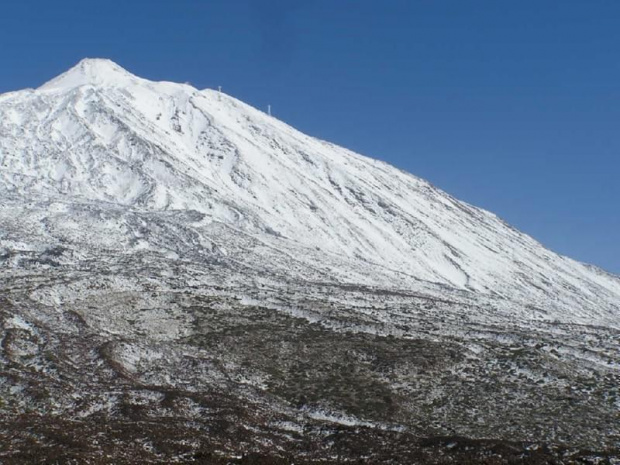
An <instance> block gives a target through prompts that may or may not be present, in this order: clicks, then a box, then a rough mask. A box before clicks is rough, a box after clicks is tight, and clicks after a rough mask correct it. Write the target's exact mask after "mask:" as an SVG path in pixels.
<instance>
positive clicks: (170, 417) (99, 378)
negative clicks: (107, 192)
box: [0, 263, 620, 464]
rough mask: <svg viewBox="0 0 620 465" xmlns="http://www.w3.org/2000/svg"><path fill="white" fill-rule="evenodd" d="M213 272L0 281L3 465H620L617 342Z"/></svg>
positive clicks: (464, 308)
mask: <svg viewBox="0 0 620 465" xmlns="http://www.w3.org/2000/svg"><path fill="white" fill-rule="evenodd" d="M120 270H122V271H120ZM157 270H160V271H157ZM161 270H168V271H166V276H164V275H162V274H161ZM170 270H172V272H170ZM218 270H219V271H218ZM209 273H210V274H209V275H208V276H209V277H210V278H211V282H210V283H207V282H206V279H205V282H204V284H202V285H195V284H189V283H188V281H187V276H188V275H190V274H191V275H192V276H198V274H199V272H198V271H195V274H192V270H188V269H186V268H185V269H183V273H181V272H180V270H175V269H174V266H173V265H171V264H163V263H159V264H158V266H154V264H153V263H151V264H150V265H145V264H144V263H119V264H118V267H117V268H114V267H112V266H111V267H110V268H102V267H101V266H100V264H99V265H98V268H97V270H96V272H95V271H93V270H90V269H88V267H85V268H84V269H82V270H75V269H72V270H65V269H63V267H55V268H45V269H42V268H40V267H32V268H30V269H29V268H27V267H26V268H24V269H22V270H21V271H20V272H19V273H17V272H12V273H10V274H7V275H6V276H4V277H3V278H2V281H1V283H0V288H1V289H2V294H1V297H0V321H2V332H1V337H2V338H1V342H0V354H1V358H0V413H1V416H0V463H2V464H17V463H19V464H21V463H27V464H31V463H32V464H36V463H62V464H64V463H67V464H69V463H76V464H81V463H84V464H102V463H106V464H107V463H114V464H123V463H127V464H138V463H207V464H229V463H230V464H237V463H238V464H260V463H275V464H279V463H282V464H288V463H295V464H306V463H322V464H336V463H369V464H372V463H377V464H379V463H381V464H383V463H387V464H389V463H394V464H415V463H431V464H433V463H455V464H467V463H487V464H503V463H533V464H555V463H557V464H569V463H579V464H590V463H591V464H612V463H620V455H619V452H618V444H619V443H620V416H619V413H618V412H619V404H618V399H619V393H618V387H619V386H620V373H619V371H618V361H619V360H620V357H619V354H618V337H619V333H618V332H617V331H616V330H613V329H606V328H601V327H588V326H579V325H566V324H559V323H552V322H542V321H539V322H526V321H519V320H510V319H506V317H505V316H502V317H500V316H497V315H496V313H494V309H493V308H482V307H480V308H478V307H475V306H472V305H471V304H467V303H464V302H459V301H457V300H452V299H450V298H446V299H438V298H436V297H430V296H425V295H421V294H415V293H405V292H395V291H389V290H381V289H369V288H363V287H355V286H341V285H337V284H333V283H332V284H326V283H324V284H320V283H313V284H311V285H310V284H309V283H305V282H295V281H292V280H291V281H286V280H283V278H282V277H278V278H277V279H276V278H273V280H272V281H270V279H272V278H269V277H268V276H266V277H264V280H263V281H262V284H256V283H249V282H247V280H246V279H245V278H244V277H243V276H242V275H237V274H235V273H236V270H234V269H224V270H222V269H216V268H214V269H213V270H210V271H209ZM145 276H148V277H149V278H148V279H147V278H145ZM138 277H139V278H138Z"/></svg>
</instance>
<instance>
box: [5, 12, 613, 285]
mask: <svg viewBox="0 0 620 465" xmlns="http://www.w3.org/2000/svg"><path fill="white" fill-rule="evenodd" d="M83 57H107V58H111V59H113V60H114V61H116V62H118V63H119V64H120V65H122V66H124V67H125V68H127V69H129V70H130V71H132V72H134V73H135V74H138V75H141V76H144V77H147V78H150V79H166V80H174V81H189V82H191V83H192V84H194V85H195V86H196V87H200V88H202V87H216V86H217V85H222V86H223V87H224V90H225V91H227V92H228V93H229V94H232V95H234V96H236V97H238V98H240V99H242V100H245V101H246V102H248V103H251V104H253V105H255V106H258V107H262V108H265V107H266V105H267V104H268V103H270V104H271V105H273V108H274V112H275V114H276V115H277V116H278V117H279V118H281V119H283V120H285V121H286V122H288V123H289V124H292V125H293V126H295V127H297V128H299V129H301V130H303V131H304V132H307V133H309V134H311V135H314V136H317V137H321V138H324V139H328V140H330V141H333V142H336V143H339V144H341V145H344V146H346V147H348V148H351V149H353V150H355V151H358V152H361V153H363V154H366V155H370V156H372V157H375V158H380V159H383V160H386V161H388V162H390V163H392V164H394V165H396V166H398V167H400V168H403V169H405V170H407V171H410V172H412V173H414V174H416V175H419V176H421V177H424V178H426V179H428V180H430V181H431V182H432V183H434V184H436V185H437V186H439V187H441V188H443V189H444V190H447V191H448V192H450V193H452V194H453V195H455V196H457V197H459V198H461V199H463V200H465V201H468V202H470V203H473V204H475V205H478V206H481V207H484V208H487V209H489V210H491V211H493V212H495V213H497V214H498V215H500V216H501V217H503V218H504V219H506V220H507V221H508V222H510V223H512V224H513V225H515V226H516V227H517V228H519V229H521V230H523V231H525V232H527V233H529V234H531V235H532V236H534V237H535V238H536V239H538V240H540V241H541V242H542V243H543V244H545V245H546V246H548V247H550V248H552V249H553V250H555V251H557V252H560V253H563V254H567V255H570V256H572V257H574V258H577V259H579V260H582V261H586V262H590V263H594V264H597V265H599V266H602V267H603V268H606V269H607V270H609V271H613V272H615V273H620V205H619V201H620V157H619V155H620V127H619V123H620V105H619V103H620V2H619V1H617V0H596V1H591V2H590V1H585V0H562V1H551V0H549V1H540V0H537V1H530V0H519V1H510V2H509V1H500V0H476V1H463V0H445V1H442V0H437V1H431V0H424V1H422V0H420V1H417V0H381V1H379V0H356V1H353V0H304V1H296V0H214V1H209V0H175V1H172V0H165V1H164V0H149V1H141V0H125V1H114V0H108V1H101V0H98V1H89V0H79V1H77V0H63V1H61V2H51V1H45V0H37V1H33V0H19V1H17V0H9V1H7V2H4V3H3V5H2V16H1V17H0V63H1V67H0V92H4V91H9V90H15V89H19V88H23V87H36V86H38V85H39V84H41V83H42V82H43V81H46V80H47V79H49V78H51V77H53V76H55V75H57V74H59V73H60V72H62V71H64V70H66V69H68V68H69V67H70V66H72V65H73V64H74V63H75V62H77V61H78V60H79V59H81V58H83Z"/></svg>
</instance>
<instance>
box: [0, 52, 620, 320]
mask: <svg viewBox="0 0 620 465" xmlns="http://www.w3.org/2000/svg"><path fill="white" fill-rule="evenodd" d="M0 135H1V137H0V192H1V193H2V194H1V195H2V196H3V197H5V198H10V197H11V196H15V195H17V196H19V197H20V198H27V199H32V200H36V199H42V198H49V199H56V200H58V201H63V202H67V201H70V202H74V203H84V202H99V203H101V202H104V203H107V204H111V205H114V206H115V207H122V208H124V209H128V211H140V212H159V211H168V212H170V211H175V210H185V211H188V210H191V211H193V212H198V213H199V214H200V218H201V220H200V224H203V225H204V224H207V223H212V222H218V223H222V224H225V225H227V226H228V227H230V228H233V229H234V230H237V231H239V232H241V233H244V234H248V235H250V236H252V237H253V238H255V239H257V240H259V241H260V242H261V243H262V244H264V245H265V247H268V248H271V249H274V250H276V251H277V252H279V253H281V254H288V255H291V254H292V255H294V258H295V260H297V261H298V262H300V263H302V264H305V265H307V266H308V267H312V266H321V267H322V268H323V269H324V270H327V272H328V273H329V272H331V273H333V275H334V276H338V279H339V280H344V281H349V282H356V281H362V282H364V283H366V284H372V283H373V282H374V283H377V284H385V283H390V282H391V283H397V284H398V286H399V287H401V288H402V287H403V286H404V287H406V288H416V287H417V286H422V285H425V284H426V285H431V286H432V285H440V286H445V287H446V288H452V289H457V290H462V291H470V292H473V293H480V294H484V295H490V296H499V297H503V298H506V299H509V300H513V301H517V302H522V303H527V304H530V305H532V306H535V307H538V308H542V309H544V310H545V312H550V313H549V315H548V316H549V318H552V319H553V318H557V319H561V320H567V319H568V320H573V319H574V320H577V321H582V322H590V323H598V324H611V325H615V326H618V324H619V321H620V318H619V316H620V279H619V278H618V277H617V276H612V275H610V274H607V273H605V272H603V271H601V270H599V269H596V268H595V267H592V266H587V265H584V264H581V263H578V262H576V261H574V260H571V259H569V258H566V257H562V256H559V255H557V254H555V253H553V252H551V251H549V250H547V249H545V248H544V247H543V246H541V245H540V244H539V243H538V242H536V241H535V240H534V239H532V238H531V237H529V236H527V235H525V234H523V233H521V232H519V231H517V230H515V229H514V228H512V227H510V226H509V225H507V224H506V223H504V222H503V221H502V220H501V219H499V218H498V217H497V216H495V215H493V214H492V213H489V212H487V211H484V210H481V209H479V208H476V207H473V206H471V205H468V204H466V203H464V202H461V201H458V200H456V199H455V198H453V197H451V196H450V195H448V194H447V193H445V192H443V191H441V190H439V189H437V188H435V187H434V186H432V185H431V184H429V183H428V182H426V181H424V180H422V179H419V178H417V177H415V176H413V175H411V174H408V173H405V172H402V171H400V170H398V169H396V168H394V167H392V166H390V165H388V164H386V163H383V162H381V161H378V160H374V159H371V158H367V157H364V156H361V155H358V154H355V153H352V152H350V151H348V150H346V149H343V148H341V147H337V146H335V145H333V144H330V143H327V142H324V141H321V140H317V139H314V138H312V137H309V136H307V135H304V134H302V133H300V132H299V131H297V130H295V129H293V128H292V127H290V126H288V125H286V124H285V123H283V122H281V121H278V120H277V119H275V118H272V117H270V116H268V115H266V114H265V113H263V112H261V111H259V110H257V109H255V108H252V107H250V106H248V105H246V104H244V103H242V102H240V101H238V100H236V99H234V98H232V97H230V96H227V95H224V94H221V93H219V92H217V91H213V90H202V91H199V90H197V89H195V88H193V87H191V86H189V85H185V84H175V83H169V82H151V81H147V80H145V79H142V78H139V77H136V76H134V75H132V74H130V73H129V72H127V71H125V70H124V69H122V68H121V67H119V66H118V65H116V64H115V63H113V62H111V61H109V60H102V59H86V60H83V61H82V62H80V63H79V64H78V65H77V66H75V67H74V68H72V69H70V70H69V71H67V72H66V73H64V74H62V75H60V76H59V77H57V78H55V79H53V80H51V81H50V82H48V83H46V84H44V85H43V86H41V87H40V88H38V89H35V90H23V91H19V92H13V93H9V94H5V95H2V96H0ZM50 215H53V212H50ZM194 225H195V226H196V227H197V228H200V225H196V223H194ZM112 229H114V227H112ZM117 229H122V227H121V226H118V228H117ZM93 231H94V230H93ZM134 233H135V235H136V236H139V235H140V234H139V233H137V232H134ZM65 239H67V240H69V242H70V241H71V239H70V238H65ZM92 239H93V242H95V243H96V242H97V241H98V240H100V238H98V237H95V236H94V237H93V238H92ZM141 239H142V240H138V241H133V243H134V246H135V247H142V248H145V247H146V248H148V247H149V241H148V238H141ZM17 242H19V241H17ZM210 242H211V245H210V247H211V249H213V250H215V251H216V252H219V253H226V247H227V238H226V237H216V238H211V239H210ZM212 243H217V244H218V246H219V248H217V249H216V248H214V247H213V244H212ZM11 244H12V243H11V241H10V240H9V239H8V238H7V237H4V238H1V237H0V246H2V245H3V246H4V247H5V248H10V247H11ZM330 268H331V270H330Z"/></svg>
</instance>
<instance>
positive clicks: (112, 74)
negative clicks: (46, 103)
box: [39, 58, 140, 90]
mask: <svg viewBox="0 0 620 465" xmlns="http://www.w3.org/2000/svg"><path fill="white" fill-rule="evenodd" d="M128 80H129V81H136V80H140V78H138V77H137V76H134V75H133V74H131V73H130V72H129V71H127V70H125V69H123V68H122V67H120V66H119V65H117V64H116V63H114V62H113V61H112V60H108V59H107V58H85V59H83V60H82V61H80V62H79V63H78V64H77V65H75V66H74V67H73V68H71V69H70V70H69V71H67V72H65V73H63V74H61V75H60V76H57V77H55V78H54V79H52V80H51V81H48V82H46V83H45V84H43V85H42V86H41V87H39V90H70V89H73V88H75V87H80V86H83V85H99V86H101V85H109V86H119V85H125V84H127V81H128Z"/></svg>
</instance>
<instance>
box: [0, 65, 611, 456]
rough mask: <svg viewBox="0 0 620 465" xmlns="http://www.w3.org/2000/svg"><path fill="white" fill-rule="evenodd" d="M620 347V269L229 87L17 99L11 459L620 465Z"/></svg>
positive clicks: (4, 279) (62, 86)
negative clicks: (539, 237) (298, 126)
mask: <svg viewBox="0 0 620 465" xmlns="http://www.w3.org/2000/svg"><path fill="white" fill-rule="evenodd" d="M619 340H620V278H619V277H617V276H614V275H611V274H609V273H606V272H604V271H602V270H600V269H598V268H596V267H593V266H588V265H585V264H582V263H578V262H576V261H574V260H571V259H569V258H566V257H562V256H559V255H557V254H555V253H553V252H551V251H549V250H547V249H545V248H544V247H543V246H542V245H541V244H539V243H538V242H536V241H535V240H534V239H532V238H531V237H529V236H527V235H525V234H523V233H520V232H519V231H517V230H515V229H514V228H511V227H510V226H509V225H507V224H506V223H504V222H503V221H502V220H500V219H499V218H497V217H496V216H495V215H493V214H492V213H489V212H487V211H484V210H481V209H478V208H476V207H473V206H471V205H468V204H466V203H463V202H460V201H458V200H456V199H454V198H453V197H451V196H450V195H448V194H446V193H445V192H442V191H441V190H439V189H437V188H435V187H434V186H432V185H430V184H429V183H427V182H425V181H424V180H422V179H419V178H417V177H415V176H413V175H411V174H408V173H404V172H402V171H400V170H398V169H396V168H394V167H391V166H389V165H388V164H386V163H383V162H380V161H377V160H373V159H371V158H367V157H364V156H361V155H357V154H355V153H352V152H350V151H348V150H346V149H343V148H340V147H337V146H335V145H333V144H329V143H326V142H323V141H320V140H317V139H314V138H312V137H309V136H306V135H304V134H301V133H300V132H298V131H296V130H295V129H293V128H291V127H290V126H288V125H286V124H284V123H282V122H281V121H278V120H276V119H274V118H272V117H270V116H268V115H266V114H265V113H263V112H261V111H259V110H256V109H254V108H252V107H250V106H248V105H246V104H244V103H242V102H239V101H238V100H235V99H234V98H232V97H229V96H227V95H224V94H221V93H219V92H215V91H212V90H204V91H199V90H196V89H194V88H193V87H191V86H188V85H183V84H174V83H168V82H150V81H147V80H145V79H141V78H139V77H136V76H133V75H132V74H130V73H129V72H127V71H125V70H123V69H122V68H120V67H119V66H117V65H116V64H114V63H112V62H110V61H108V60H84V61H82V62H81V63H79V64H78V65H77V66H76V67H74V68H73V69H71V70H69V71H68V72H67V73H65V74H63V75H61V76H59V77H57V78H56V79H53V80H52V81H50V82H48V83H47V84H45V85H43V86H42V87H40V88H39V89H35V90H23V91H19V92H13V93H9V94H4V95H0V438H8V439H7V440H2V441H0V457H2V459H1V460H5V459H6V460H8V462H7V463H49V462H54V463H56V462H58V463H65V462H70V463H74V462H75V463H78V462H79V463H119V464H120V463H137V462H140V463H187V462H193V463H210V464H211V463H214V464H220V463H221V464H225V463H226V464H229V463H239V464H243V463H246V464H247V463H293V462H294V463H308V464H310V463H321V464H334V465H335V464H336V463H343V462H346V461H350V462H351V463H353V462H355V463H357V462H359V461H360V460H362V461H364V463H392V464H400V463H403V464H405V463H406V464H410V463H437V464H439V463H442V464H445V463H482V462H484V463H491V462H492V463H517V462H518V463H522V462H527V463H530V462H531V463H573V462H574V463H582V462H583V463H603V462H604V461H610V460H611V462H609V463H615V462H614V460H620V456H619V455H618V451H617V444H618V438H619V437H620V422H619V421H618V411H620V400H619V399H620V391H619V390H618V386H620V351H619V347H618V341H619ZM593 451H594V452H593ZM252 454H255V455H252ZM605 463H607V462H605Z"/></svg>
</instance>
